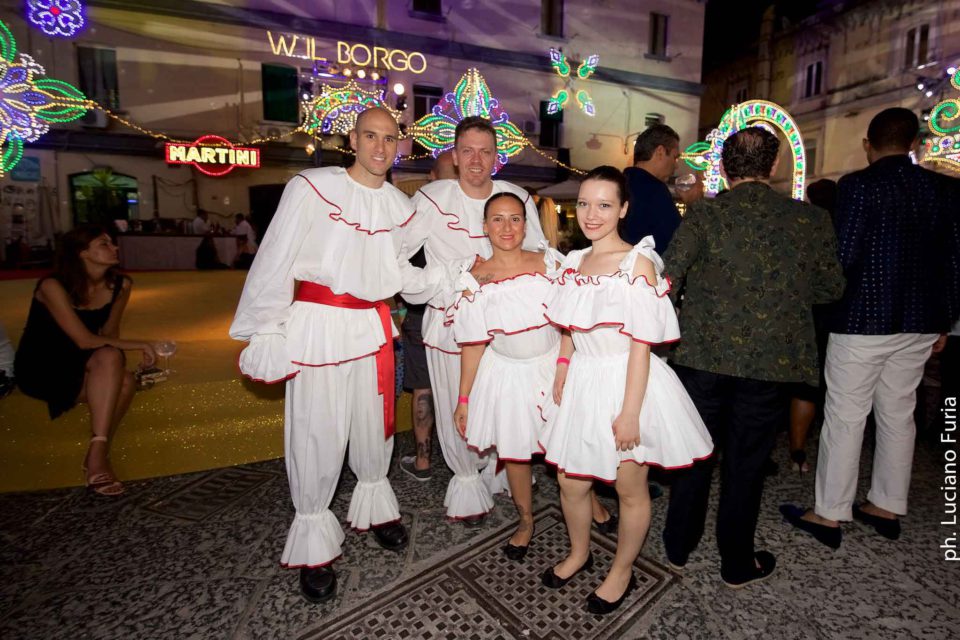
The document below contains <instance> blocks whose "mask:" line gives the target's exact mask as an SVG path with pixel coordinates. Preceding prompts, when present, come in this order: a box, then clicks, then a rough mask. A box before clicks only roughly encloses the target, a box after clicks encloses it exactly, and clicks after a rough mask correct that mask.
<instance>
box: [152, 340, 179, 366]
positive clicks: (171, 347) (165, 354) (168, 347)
mask: <svg viewBox="0 0 960 640" xmlns="http://www.w3.org/2000/svg"><path fill="white" fill-rule="evenodd" d="M153 350H154V351H156V352H157V355H158V356H160V357H161V358H163V372H164V373H167V374H169V373H172V372H171V371H170V368H169V367H170V356H172V355H173V354H175V353H176V352H177V343H176V342H175V341H173V340H161V341H160V342H157V343H156V344H154V345H153Z"/></svg>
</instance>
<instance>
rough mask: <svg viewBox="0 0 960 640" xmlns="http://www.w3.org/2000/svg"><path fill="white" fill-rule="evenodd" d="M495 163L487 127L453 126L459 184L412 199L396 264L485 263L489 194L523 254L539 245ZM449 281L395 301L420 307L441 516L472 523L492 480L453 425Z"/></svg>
mask: <svg viewBox="0 0 960 640" xmlns="http://www.w3.org/2000/svg"><path fill="white" fill-rule="evenodd" d="M496 159H497V134H496V132H495V131H494V129H493V126H492V125H491V124H490V121H489V120H486V119H484V118H480V117H476V116H470V117H467V118H464V119H463V120H461V121H460V124H459V125H457V129H456V133H455V136H454V146H453V161H454V164H455V165H456V167H457V171H458V174H459V178H458V179H456V180H436V181H434V182H431V183H429V184H427V185H424V186H423V187H422V188H421V189H420V190H419V191H418V192H417V193H416V194H415V195H414V196H413V204H414V206H415V208H416V214H415V215H414V217H413V220H411V221H410V224H408V225H407V226H406V228H405V230H404V239H403V249H402V255H403V256H404V257H409V256H412V255H413V254H415V253H416V252H417V251H418V250H419V249H420V248H421V247H423V248H424V251H425V254H426V258H427V269H428V270H435V269H437V268H438V267H439V266H441V265H452V264H455V263H459V262H462V261H463V260H464V259H468V258H471V257H473V256H480V257H481V258H484V259H486V258H489V257H490V256H491V255H492V248H491V246H490V241H489V240H488V239H487V237H486V236H485V235H484V233H483V205H484V203H485V202H486V201H487V199H488V198H489V197H490V196H491V195H493V194H494V193H500V192H504V191H507V192H510V193H513V194H515V195H517V196H518V197H520V199H521V200H523V201H524V203H525V204H524V206H525V208H526V212H527V222H526V238H525V239H524V242H523V248H524V249H529V250H533V249H536V248H537V247H538V246H540V245H541V243H544V242H545V240H544V237H543V231H542V230H541V229H540V218H539V215H538V214H537V209H536V206H535V205H534V203H533V199H532V198H531V197H530V196H529V194H528V193H527V192H526V191H524V190H523V189H521V188H520V187H517V186H516V185H513V184H511V183H509V182H505V181H503V180H496V181H494V180H493V178H492V174H493V166H494V163H495V162H496ZM454 280H455V274H453V273H451V274H450V277H448V278H447V279H446V281H445V282H444V283H443V285H442V286H441V287H439V288H437V289H436V290H435V291H434V292H433V293H434V295H432V297H430V299H429V300H426V299H424V298H423V297H422V296H412V295H409V293H410V292H408V291H406V290H405V291H404V292H403V295H404V298H406V299H407V300H409V301H410V302H413V303H419V302H427V303H428V304H427V308H426V312H425V313H424V320H423V343H424V346H425V347H426V352H427V366H428V369H429V372H430V386H431V387H432V388H433V397H434V413H435V416H436V422H435V424H436V428H437V436H438V439H439V440H440V448H441V450H442V451H443V458H444V460H445V461H446V463H447V466H449V467H450V469H451V470H452V471H453V473H454V476H453V478H452V479H451V480H450V484H449V485H448V487H447V494H446V497H445V499H444V506H446V508H447V517H448V518H450V519H452V520H461V521H463V522H464V523H466V524H475V523H479V522H480V521H481V520H482V519H483V517H484V516H485V515H486V514H487V513H488V512H489V511H490V509H491V508H492V507H493V499H492V498H491V490H490V487H489V486H487V484H492V485H493V486H494V487H495V488H497V489H499V487H498V485H499V483H498V482H497V480H496V479H494V472H495V464H492V463H494V462H495V461H496V456H495V455H489V456H485V457H483V458H481V457H480V456H479V455H478V454H477V453H476V452H475V451H471V450H470V449H468V448H467V443H466V441H464V439H463V438H461V437H460V434H458V433H457V430H456V428H455V427H454V424H453V411H454V409H455V408H456V405H457V394H458V391H459V388H460V348H459V347H458V346H457V343H456V341H455V340H454V338H453V330H452V327H445V326H444V309H445V307H446V306H448V305H449V304H451V302H452V300H453V298H454V296H455V294H456V291H455V290H454V286H453V283H454ZM488 462H490V463H491V464H490V466H489V467H488V468H487V469H486V470H485V471H484V475H485V476H486V480H487V482H484V481H482V480H481V477H480V473H479V470H480V469H482V468H484V467H485V466H487V464H488ZM500 475H501V476H502V475H503V474H500ZM503 486H504V487H505V486H506V485H505V483H503Z"/></svg>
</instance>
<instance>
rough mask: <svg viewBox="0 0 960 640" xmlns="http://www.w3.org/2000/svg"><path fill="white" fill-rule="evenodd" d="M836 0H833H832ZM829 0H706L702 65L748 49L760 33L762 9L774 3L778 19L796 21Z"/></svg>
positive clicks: (709, 66)
mask: <svg viewBox="0 0 960 640" xmlns="http://www.w3.org/2000/svg"><path fill="white" fill-rule="evenodd" d="M833 1H836V0H833ZM831 3H832V2H831V0H826V1H825V0H707V15H706V23H705V25H704V56H703V69H704V71H708V70H710V69H712V68H714V67H716V66H718V65H719V64H722V63H724V62H728V61H729V60H730V59H731V58H733V57H735V56H737V55H739V54H741V53H743V52H744V51H748V50H749V49H750V48H751V46H752V45H753V43H754V42H755V41H756V39H757V36H758V35H759V33H760V20H761V18H762V17H763V12H764V10H765V9H766V8H767V7H769V6H770V5H771V4H775V5H777V16H779V18H778V20H781V21H782V20H783V19H786V20H789V21H791V22H797V21H799V20H802V19H803V18H805V17H807V16H809V15H812V14H814V13H816V11H817V7H818V6H821V5H826V4H831Z"/></svg>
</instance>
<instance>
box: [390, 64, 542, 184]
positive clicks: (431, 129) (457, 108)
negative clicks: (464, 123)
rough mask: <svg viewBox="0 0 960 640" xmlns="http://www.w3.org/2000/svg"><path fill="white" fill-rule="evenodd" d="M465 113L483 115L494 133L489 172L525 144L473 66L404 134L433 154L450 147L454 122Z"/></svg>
mask: <svg viewBox="0 0 960 640" xmlns="http://www.w3.org/2000/svg"><path fill="white" fill-rule="evenodd" d="M468 116H480V117H482V118H486V119H487V120H489V121H490V124H492V125H493V130H494V131H495V132H496V134H497V160H496V162H495V163H494V166H493V173H496V172H497V171H499V170H500V168H501V167H502V166H503V165H505V164H507V161H508V160H509V159H510V158H512V157H513V156H515V155H517V154H518V153H520V152H521V151H523V149H524V147H526V146H527V145H528V144H529V142H528V141H527V139H526V137H524V135H523V133H521V132H520V129H518V128H517V125H515V124H513V123H512V122H510V116H509V115H508V114H507V112H506V111H504V110H503V109H502V108H501V107H500V102H499V101H498V100H497V99H496V98H494V97H493V96H492V95H491V94H490V88H489V87H488V86H487V82H486V81H485V80H484V79H483V76H481V75H480V72H479V71H477V70H476V69H468V70H467V72H466V73H465V74H464V75H463V77H462V78H460V82H458V83H457V86H456V88H455V89H454V90H453V93H448V94H447V95H446V96H444V98H443V100H441V101H440V102H439V104H437V105H436V106H435V107H434V108H433V111H432V112H431V113H428V114H427V115H425V116H423V117H422V118H420V119H419V120H417V121H416V122H414V123H413V124H412V125H411V126H410V127H408V128H407V135H408V136H410V137H412V138H413V139H414V140H416V141H417V142H418V143H420V144H421V145H423V146H424V147H426V148H427V149H429V150H430V151H431V153H432V154H433V157H437V156H438V155H440V154H441V153H443V152H444V151H447V150H448V149H452V148H453V140H454V133H455V132H456V129H457V125H458V124H459V123H460V121H461V120H463V119H464V118H466V117H468Z"/></svg>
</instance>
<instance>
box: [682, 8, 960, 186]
mask: <svg viewBox="0 0 960 640" xmlns="http://www.w3.org/2000/svg"><path fill="white" fill-rule="evenodd" d="M819 9H820V10H819V12H818V13H817V14H816V15H814V16H811V17H810V18H808V19H806V20H804V21H802V22H800V23H798V24H786V23H784V22H783V21H782V20H781V19H780V18H779V17H778V16H777V14H776V13H775V11H774V9H773V8H772V7H771V8H770V9H769V10H768V11H767V13H766V14H765V16H764V19H763V24H762V26H761V31H760V38H759V40H758V42H757V43H756V47H755V48H754V50H752V51H751V52H749V53H748V54H746V55H744V56H743V57H742V58H741V59H739V60H737V61H735V62H733V63H731V64H728V65H725V66H723V67H721V68H718V69H717V70H715V71H712V72H709V73H707V74H705V76H704V84H705V86H706V89H705V92H704V96H703V103H702V108H701V117H700V133H701V139H702V137H703V136H704V135H706V133H707V132H708V131H709V130H710V129H711V128H713V127H714V126H716V123H717V122H718V121H719V120H720V117H721V116H722V114H723V112H724V111H725V110H726V109H727V108H728V107H729V106H730V105H732V104H735V103H738V102H743V101H745V100H750V99H762V100H770V101H772V102H775V103H777V104H779V105H781V106H782V107H784V108H785V109H786V110H787V111H788V112H789V113H790V114H791V115H792V116H793V118H794V120H795V121H796V122H797V124H798V126H799V127H800V129H801V132H802V135H803V139H804V147H805V149H806V153H807V168H808V170H807V174H808V178H812V179H818V178H830V179H834V180H836V179H837V178H839V177H840V176H842V175H844V174H846V173H850V172H851V171H854V170H857V169H860V168H862V167H864V166H865V165H866V156H865V154H864V152H863V146H862V140H863V138H865V137H866V133H867V125H868V124H869V122H870V119H871V118H872V117H873V116H874V115H876V114H877V113H878V112H879V111H881V110H883V109H885V108H888V107H905V108H907V109H911V110H913V111H914V112H916V113H917V115H918V117H921V118H924V119H926V118H928V116H929V114H930V109H931V108H932V107H933V106H934V105H936V104H937V103H938V102H940V101H941V100H943V99H944V98H946V97H950V96H951V95H953V94H955V93H956V90H955V89H953V88H951V87H950V83H949V75H950V74H949V73H948V69H950V68H955V67H956V66H957V65H958V63H960V0H926V1H921V0H829V1H826V2H822V3H821V4H820V7H819ZM784 166H789V163H785V162H783V159H781V169H782V168H783V167H784ZM781 174H782V175H780V176H778V178H779V179H780V181H781V182H785V181H786V180H787V174H786V173H785V172H784V171H781Z"/></svg>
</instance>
